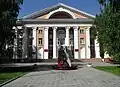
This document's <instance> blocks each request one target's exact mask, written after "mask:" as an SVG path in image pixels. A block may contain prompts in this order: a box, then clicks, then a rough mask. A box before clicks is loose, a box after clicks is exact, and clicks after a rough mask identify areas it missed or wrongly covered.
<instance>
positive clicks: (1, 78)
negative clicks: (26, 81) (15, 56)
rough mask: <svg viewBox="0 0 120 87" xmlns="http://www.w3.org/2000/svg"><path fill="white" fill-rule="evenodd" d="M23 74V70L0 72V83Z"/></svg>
mask: <svg viewBox="0 0 120 87" xmlns="http://www.w3.org/2000/svg"><path fill="white" fill-rule="evenodd" d="M23 74H24V72H10V73H0V84H1V83H3V82H5V81H8V80H10V79H13V78H15V77H17V76H20V75H23Z"/></svg>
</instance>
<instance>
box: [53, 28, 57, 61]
mask: <svg viewBox="0 0 120 87" xmlns="http://www.w3.org/2000/svg"><path fill="white" fill-rule="evenodd" d="M56 29H57V27H53V59H55V58H57V56H56V54H57V52H56V45H57V44H56V41H57V40H56Z"/></svg>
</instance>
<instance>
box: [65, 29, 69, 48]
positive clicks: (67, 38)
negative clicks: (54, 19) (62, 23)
mask: <svg viewBox="0 0 120 87" xmlns="http://www.w3.org/2000/svg"><path fill="white" fill-rule="evenodd" d="M69 29H70V27H66V38H65V46H69Z"/></svg>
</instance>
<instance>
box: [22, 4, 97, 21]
mask: <svg viewBox="0 0 120 87" xmlns="http://www.w3.org/2000/svg"><path fill="white" fill-rule="evenodd" d="M60 11H63V12H64V11H65V12H68V13H69V14H70V15H72V16H74V19H80V18H88V19H94V18H95V16H93V15H91V14H88V13H86V12H84V11H81V10H78V9H75V8H73V7H70V6H68V5H65V4H62V3H59V4H57V5H54V6H52V7H48V8H45V9H43V10H40V11H37V12H34V13H32V14H29V15H27V16H24V17H23V19H49V16H50V14H51V13H53V12H60Z"/></svg>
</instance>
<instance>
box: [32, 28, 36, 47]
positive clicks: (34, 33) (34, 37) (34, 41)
mask: <svg viewBox="0 0 120 87" xmlns="http://www.w3.org/2000/svg"><path fill="white" fill-rule="evenodd" d="M32 29H33V40H32V43H33V44H32V45H33V46H35V47H36V44H37V42H36V38H37V37H36V32H37V31H36V30H37V28H36V27H32Z"/></svg>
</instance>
